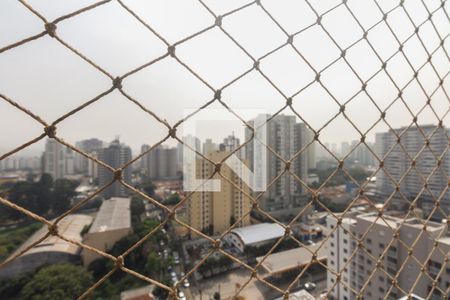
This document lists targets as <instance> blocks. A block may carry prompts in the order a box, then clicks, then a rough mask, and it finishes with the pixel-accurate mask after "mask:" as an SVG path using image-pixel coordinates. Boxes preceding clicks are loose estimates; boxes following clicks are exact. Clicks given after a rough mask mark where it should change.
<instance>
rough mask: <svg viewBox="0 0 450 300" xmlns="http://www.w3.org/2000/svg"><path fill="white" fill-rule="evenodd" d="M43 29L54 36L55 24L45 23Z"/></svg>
mask: <svg viewBox="0 0 450 300" xmlns="http://www.w3.org/2000/svg"><path fill="white" fill-rule="evenodd" d="M45 31H47V33H48V35H49V36H51V37H52V38H54V37H55V36H56V25H55V24H54V23H45Z"/></svg>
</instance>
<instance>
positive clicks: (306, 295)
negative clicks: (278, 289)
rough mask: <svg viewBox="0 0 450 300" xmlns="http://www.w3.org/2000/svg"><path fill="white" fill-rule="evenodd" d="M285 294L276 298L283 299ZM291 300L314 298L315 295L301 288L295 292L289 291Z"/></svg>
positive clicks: (310, 299)
mask: <svg viewBox="0 0 450 300" xmlns="http://www.w3.org/2000/svg"><path fill="white" fill-rule="evenodd" d="M283 299H284V296H282V297H280V298H276V299H275V300H283ZM289 300H314V297H313V296H312V295H311V294H310V293H308V292H307V291H305V290H300V291H298V292H295V293H289Z"/></svg>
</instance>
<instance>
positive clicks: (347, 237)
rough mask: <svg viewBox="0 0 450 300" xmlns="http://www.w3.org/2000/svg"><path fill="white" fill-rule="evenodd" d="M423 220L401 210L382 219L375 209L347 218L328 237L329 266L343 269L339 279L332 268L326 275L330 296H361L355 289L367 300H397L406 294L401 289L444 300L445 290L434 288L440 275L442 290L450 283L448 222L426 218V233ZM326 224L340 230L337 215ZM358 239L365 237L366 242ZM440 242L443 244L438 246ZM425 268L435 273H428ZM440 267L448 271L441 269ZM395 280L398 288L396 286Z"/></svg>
mask: <svg viewBox="0 0 450 300" xmlns="http://www.w3.org/2000/svg"><path fill="white" fill-rule="evenodd" d="M423 223H424V220H421V219H417V218H414V217H409V216H406V215H399V214H398V213H397V214H388V213H386V214H384V215H383V219H381V218H379V217H378V214H377V213H374V212H372V213H360V214H353V215H350V216H348V217H347V218H344V219H343V220H342V223H341V225H340V226H339V227H338V229H337V230H335V231H334V232H333V233H332V234H331V235H330V239H329V240H328V266H329V268H330V269H332V270H335V272H340V271H342V273H341V274H342V276H341V279H340V281H339V282H337V283H336V280H337V278H336V276H335V275H334V274H333V272H331V271H328V273H327V287H328V289H330V290H332V292H331V295H330V298H331V299H343V300H350V299H352V300H353V299H358V298H357V295H355V294H354V293H353V292H352V290H353V291H358V292H359V293H361V296H362V299H377V300H378V299H389V300H397V299H400V298H401V297H403V296H406V294H405V293H404V292H402V291H407V292H408V293H409V292H410V293H413V294H415V295H417V296H420V297H423V298H427V299H429V295H433V297H431V299H444V298H439V297H438V296H442V293H439V290H437V291H435V289H434V288H433V284H432V278H436V276H438V275H439V278H437V280H438V282H439V284H440V286H441V287H443V289H441V291H442V290H443V291H446V290H447V289H448V287H449V286H450V264H449V263H448V262H445V259H444V255H443V253H447V254H448V250H449V249H450V248H449V245H450V238H448V237H446V234H447V232H448V226H447V225H446V224H444V223H437V222H432V221H427V222H426V224H427V226H426V229H425V230H426V232H424V229H423V228H424V226H423ZM327 226H328V227H329V228H330V229H333V228H335V226H336V219H335V218H334V217H332V216H329V217H328V218H327ZM395 232H398V236H397V237H396V236H395V234H394V233H395ZM350 233H351V234H350ZM354 237H356V238H357V239H361V240H362V241H361V246H358V241H357V240H356V239H355V238H354ZM435 241H438V244H439V245H440V247H439V248H436V247H435V246H434V245H435ZM410 248H411V250H412V251H411V252H409V250H410ZM443 251H444V252H443ZM445 251H447V252H445ZM380 258H381V259H380ZM378 260H379V262H378ZM377 265H378V267H377ZM422 266H425V267H426V268H427V269H428V270H427V271H428V273H429V274H434V277H431V278H430V276H424V275H423V271H422ZM441 269H443V272H440V273H439V272H438V270H439V271H440V270H441ZM447 270H448V273H447ZM394 278H395V279H396V286H392V282H393V279H394ZM335 283H336V285H335V286H334V288H333V285H334V284H335ZM386 296H387V298H385V297H386Z"/></svg>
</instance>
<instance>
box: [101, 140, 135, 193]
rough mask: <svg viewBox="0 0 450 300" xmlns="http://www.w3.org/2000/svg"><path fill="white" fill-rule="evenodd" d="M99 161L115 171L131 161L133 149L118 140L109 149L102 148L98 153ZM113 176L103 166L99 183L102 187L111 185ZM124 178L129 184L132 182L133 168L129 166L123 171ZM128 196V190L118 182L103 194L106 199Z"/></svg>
mask: <svg viewBox="0 0 450 300" xmlns="http://www.w3.org/2000/svg"><path fill="white" fill-rule="evenodd" d="M98 159H99V160H101V161H103V162H104V163H106V164H108V165H109V166H111V167H113V168H114V169H117V168H120V167H121V166H122V165H124V164H125V163H126V162H128V161H130V160H131V148H130V147H128V146H126V145H125V144H121V143H120V141H119V140H117V139H116V140H114V141H112V142H111V144H110V145H109V146H108V147H106V148H102V149H100V150H99V151H98ZM113 176H114V174H113V172H111V171H110V170H108V169H106V168H105V167H103V166H99V168H98V177H99V178H98V181H99V185H100V186H101V187H103V186H104V185H106V184H108V183H110V182H111V181H112V179H113ZM122 178H123V181H125V182H127V183H130V182H131V166H128V167H126V168H125V169H124V170H123V173H122ZM128 194H129V192H128V190H127V189H126V188H125V187H124V186H123V185H122V184H120V183H119V182H117V181H116V182H114V183H113V184H112V185H111V186H109V187H108V188H106V189H105V190H104V191H103V193H102V195H103V196H104V197H105V198H106V199H107V198H111V197H125V196H127V195H128Z"/></svg>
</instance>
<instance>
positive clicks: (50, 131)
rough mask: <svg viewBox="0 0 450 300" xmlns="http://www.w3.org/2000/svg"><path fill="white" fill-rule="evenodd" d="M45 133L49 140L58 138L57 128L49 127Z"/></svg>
mask: <svg viewBox="0 0 450 300" xmlns="http://www.w3.org/2000/svg"><path fill="white" fill-rule="evenodd" d="M44 132H45V134H46V135H47V136H48V137H49V138H51V139H53V138H54V137H55V136H56V126H55V125H49V126H47V127H45V129H44Z"/></svg>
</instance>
